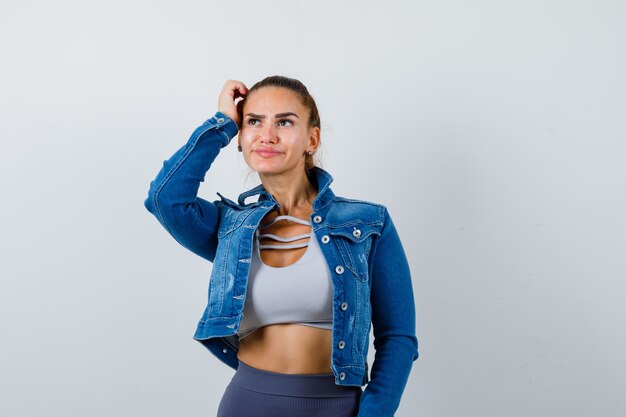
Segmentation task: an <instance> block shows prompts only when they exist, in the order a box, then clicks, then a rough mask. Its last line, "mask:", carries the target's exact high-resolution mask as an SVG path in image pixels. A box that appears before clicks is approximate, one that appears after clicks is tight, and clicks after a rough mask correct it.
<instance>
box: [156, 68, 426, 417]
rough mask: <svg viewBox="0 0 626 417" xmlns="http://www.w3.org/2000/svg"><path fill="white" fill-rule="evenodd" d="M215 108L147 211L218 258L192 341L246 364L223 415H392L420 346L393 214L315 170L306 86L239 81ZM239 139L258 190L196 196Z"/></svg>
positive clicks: (163, 175)
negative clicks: (343, 192)
mask: <svg viewBox="0 0 626 417" xmlns="http://www.w3.org/2000/svg"><path fill="white" fill-rule="evenodd" d="M218 108H219V109H218V111H217V112H216V113H215V116H213V117H212V118H210V119H208V120H207V121H205V122H204V123H203V124H202V125H201V126H199V127H198V128H197V129H196V130H195V131H194V132H193V134H192V135H191V137H190V139H189V140H188V142H187V143H186V144H185V145H184V146H183V147H182V148H180V149H179V150H178V151H177V152H176V153H175V154H174V155H173V156H172V157H171V158H170V159H169V160H167V161H164V164H163V168H162V169H161V171H160V172H159V173H158V175H157V177H156V179H155V180H154V181H152V182H151V184H150V191H149V195H148V198H147V199H146V200H145V203H144V204H145V206H146V208H147V209H148V210H149V211H150V212H151V213H153V214H154V215H155V216H156V217H157V219H158V220H159V221H160V223H161V224H162V225H163V226H164V227H165V229H166V230H167V231H168V232H169V233H170V234H171V235H172V236H173V237H174V238H175V239H176V240H177V241H178V242H179V243H180V244H181V245H183V246H184V247H186V248H188V249H189V250H191V251H193V252H194V253H196V254H198V255H200V256H202V257H203V258H205V259H207V260H209V261H210V262H212V263H213V269H212V272H211V279H210V282H209V291H208V293H209V294H208V304H207V307H206V309H205V311H204V313H203V315H202V318H201V319H200V321H199V323H198V327H197V329H196V333H195V335H194V339H196V340H197V341H199V342H201V343H202V344H203V345H204V346H205V347H206V348H207V349H208V350H209V351H210V352H211V353H212V354H213V355H215V356H217V357H218V358H219V359H220V360H221V361H222V362H224V363H225V364H227V365H229V366H230V367H231V368H233V369H236V372H235V374H234V376H233V378H232V380H231V381H230V383H229V385H228V386H227V387H226V390H225V392H224V394H223V396H222V399H221V402H220V404H219V408H218V417H235V416H237V417H245V416H259V417H263V416H273V417H276V416H318V417H326V416H329V417H330V416H333V417H337V416H357V415H358V416H359V417H367V416H372V417H374V416H375V417H385V416H389V417H391V416H393V414H394V412H395V411H396V409H397V408H398V406H399V403H400V398H401V396H402V393H403V391H404V388H405V385H406V382H407V379H408V376H409V373H410V370H411V366H412V363H413V361H415V360H416V359H417V357H418V351H417V338H416V336H415V306H414V301H413V288H412V283H411V276H410V271H409V266H408V262H407V259H406V256H405V252H404V249H403V247H402V244H401V242H400V238H399V236H398V233H397V231H396V229H395V226H394V224H393V221H392V220H391V217H390V216H389V212H388V210H387V208H386V207H385V206H384V205H382V204H377V203H372V202H368V201H363V200H355V199H348V198H344V197H339V196H336V195H335V194H334V193H333V191H332V190H331V189H330V187H329V185H330V183H331V182H332V181H333V178H332V176H331V175H330V174H329V173H328V172H327V171H325V170H323V169H322V168H320V167H319V166H317V165H316V164H315V163H314V161H313V155H314V154H315V153H316V151H317V150H318V148H319V146H320V143H321V138H320V117H319V114H318V110H317V107H316V104H315V101H314V100H313V98H312V97H311V95H310V94H309V92H308V90H307V88H306V87H305V86H304V85H303V84H302V83H301V82H300V81H298V80H295V79H291V78H287V77H282V76H272V77H267V78H265V79H264V80H262V81H260V82H258V83H256V84H255V85H254V86H252V88H250V89H248V88H247V87H246V86H245V85H244V84H243V83H242V82H240V81H236V80H228V81H226V83H225V84H224V87H223V89H222V91H221V93H220V96H219V100H218ZM236 135H238V136H239V139H238V149H239V151H240V152H242V153H243V157H244V160H245V161H246V163H247V164H248V165H249V166H250V168H252V169H253V170H254V171H256V172H257V173H258V175H259V178H260V180H261V184H260V185H259V186H257V187H254V188H253V189H251V190H248V191H246V192H244V193H242V194H241V195H240V196H239V199H238V202H237V203H236V202H234V201H232V200H229V199H227V198H225V197H223V196H222V195H221V194H220V193H218V195H219V196H220V200H216V201H214V202H209V201H207V200H204V199H202V198H199V197H197V191H198V188H199V185H200V182H201V181H203V180H204V176H205V174H206V172H207V171H208V169H209V168H210V165H211V164H212V162H213V161H214V160H215V158H216V157H217V155H218V153H219V152H220V149H221V148H223V147H224V146H226V145H228V144H229V143H230V141H231V140H232V138H233V137H234V136H236ZM254 195H258V196H259V197H258V200H257V201H255V202H252V203H246V202H245V200H246V199H247V198H248V197H250V196H254ZM370 324H371V325H373V331H374V347H375V349H376V354H375V359H374V362H373V365H372V370H371V379H370V376H369V374H368V369H369V367H368V363H367V351H368V347H369V343H368V342H369V331H370ZM365 384H367V387H366V389H365V390H362V389H361V387H362V386H363V385H365Z"/></svg>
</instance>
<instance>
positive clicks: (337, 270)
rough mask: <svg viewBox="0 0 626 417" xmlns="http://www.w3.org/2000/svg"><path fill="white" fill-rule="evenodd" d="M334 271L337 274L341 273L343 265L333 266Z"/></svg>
mask: <svg viewBox="0 0 626 417" xmlns="http://www.w3.org/2000/svg"><path fill="white" fill-rule="evenodd" d="M335 272H336V273H338V274H343V266H341V265H337V266H336V267H335Z"/></svg>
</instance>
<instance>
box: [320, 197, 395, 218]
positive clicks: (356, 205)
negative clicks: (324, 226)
mask: <svg viewBox="0 0 626 417" xmlns="http://www.w3.org/2000/svg"><path fill="white" fill-rule="evenodd" d="M329 212H330V213H332V215H333V216H332V217H335V216H337V217H343V218H359V219H360V220H362V221H366V222H370V223H378V224H383V223H384V220H385V216H386V213H387V207H386V206H385V205H384V204H382V203H379V202H375V201H370V200H363V199H356V198H348V197H342V196H334V198H333V200H332V202H331V208H330V209H329Z"/></svg>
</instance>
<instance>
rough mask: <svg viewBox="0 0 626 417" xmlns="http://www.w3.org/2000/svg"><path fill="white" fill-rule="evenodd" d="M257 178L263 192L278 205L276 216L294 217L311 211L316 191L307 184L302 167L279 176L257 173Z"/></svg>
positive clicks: (299, 166)
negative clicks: (268, 194)
mask: <svg viewBox="0 0 626 417" xmlns="http://www.w3.org/2000/svg"><path fill="white" fill-rule="evenodd" d="M259 178H260V179H261V182H262V183H263V187H264V188H265V190H267V192H269V193H270V194H271V195H272V197H274V200H276V201H277V202H278V204H280V206H281V208H280V210H278V215H284V214H288V215H291V216H295V213H298V212H305V213H309V212H310V211H311V206H312V204H313V200H314V199H315V197H316V196H317V190H316V189H315V187H314V186H313V185H312V184H311V183H310V182H309V179H308V178H307V176H306V174H305V172H304V167H303V166H301V165H298V166H296V167H295V168H294V169H292V170H290V171H287V172H282V173H280V174H262V173H259ZM295 217H297V216H295Z"/></svg>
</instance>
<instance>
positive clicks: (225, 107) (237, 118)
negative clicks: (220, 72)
mask: <svg viewBox="0 0 626 417" xmlns="http://www.w3.org/2000/svg"><path fill="white" fill-rule="evenodd" d="M246 94H248V87H246V85H245V84H244V83H242V82H241V81H237V80H227V81H226V82H225V83H224V87H223V88H222V91H221V92H220V96H219V99H218V102H217V109H218V110H219V111H220V112H222V113H224V114H225V115H226V116H228V117H230V118H231V119H233V121H234V122H235V123H236V124H237V127H239V129H241V112H242V110H243V109H242V107H243V105H242V103H243V100H239V102H238V103H235V101H236V100H237V99H238V98H240V97H242V98H245V96H246Z"/></svg>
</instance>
